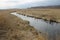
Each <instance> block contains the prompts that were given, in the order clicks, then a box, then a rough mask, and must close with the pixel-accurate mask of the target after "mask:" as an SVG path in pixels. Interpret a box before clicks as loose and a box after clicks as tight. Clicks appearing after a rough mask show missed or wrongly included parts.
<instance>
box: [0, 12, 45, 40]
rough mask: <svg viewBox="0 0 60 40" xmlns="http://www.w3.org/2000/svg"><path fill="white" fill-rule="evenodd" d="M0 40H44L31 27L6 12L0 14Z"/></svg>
mask: <svg viewBox="0 0 60 40" xmlns="http://www.w3.org/2000/svg"><path fill="white" fill-rule="evenodd" d="M0 40H45V37H43V36H42V34H40V33H38V32H37V31H36V30H35V29H34V28H33V27H32V26H30V25H29V24H28V22H27V21H24V20H22V19H20V18H17V17H16V16H13V15H11V14H9V12H7V11H5V12H4V11H1V12H0Z"/></svg>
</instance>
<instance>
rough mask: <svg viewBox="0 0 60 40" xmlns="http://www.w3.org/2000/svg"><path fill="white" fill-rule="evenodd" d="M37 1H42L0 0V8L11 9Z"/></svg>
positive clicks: (36, 0)
mask: <svg viewBox="0 0 60 40" xmlns="http://www.w3.org/2000/svg"><path fill="white" fill-rule="evenodd" d="M38 1H44V0H0V8H12V7H14V6H16V5H22V4H26V3H33V2H38Z"/></svg>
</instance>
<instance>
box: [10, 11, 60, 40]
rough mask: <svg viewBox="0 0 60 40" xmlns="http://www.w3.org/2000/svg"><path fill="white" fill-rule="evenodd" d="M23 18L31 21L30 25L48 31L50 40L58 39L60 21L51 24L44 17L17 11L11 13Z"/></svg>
mask: <svg viewBox="0 0 60 40" xmlns="http://www.w3.org/2000/svg"><path fill="white" fill-rule="evenodd" d="M11 14H13V15H15V16H17V17H19V18H21V19H23V20H27V21H29V22H30V23H29V24H30V25H31V26H33V27H34V28H35V29H36V30H38V31H40V32H43V33H48V35H49V36H48V40H56V35H60V23H52V24H50V23H49V22H48V21H44V20H42V19H36V18H32V17H27V16H24V15H20V14H17V13H16V12H14V13H11Z"/></svg>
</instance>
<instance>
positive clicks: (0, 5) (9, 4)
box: [0, 0, 60, 9]
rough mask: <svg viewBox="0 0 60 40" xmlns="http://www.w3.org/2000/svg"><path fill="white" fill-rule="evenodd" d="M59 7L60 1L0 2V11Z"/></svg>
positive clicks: (16, 0)
mask: <svg viewBox="0 0 60 40" xmlns="http://www.w3.org/2000/svg"><path fill="white" fill-rule="evenodd" d="M47 5H60V0H0V9H7V8H8V9H9V8H27V7H33V6H47Z"/></svg>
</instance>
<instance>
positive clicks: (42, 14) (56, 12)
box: [17, 8, 60, 22]
mask: <svg viewBox="0 0 60 40" xmlns="http://www.w3.org/2000/svg"><path fill="white" fill-rule="evenodd" d="M17 12H18V13H19V14H23V15H27V16H31V17H35V18H41V19H44V20H48V21H49V20H52V21H56V22H60V9H49V8H48V9H47V8H46V9H22V10H18V11H17Z"/></svg>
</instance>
